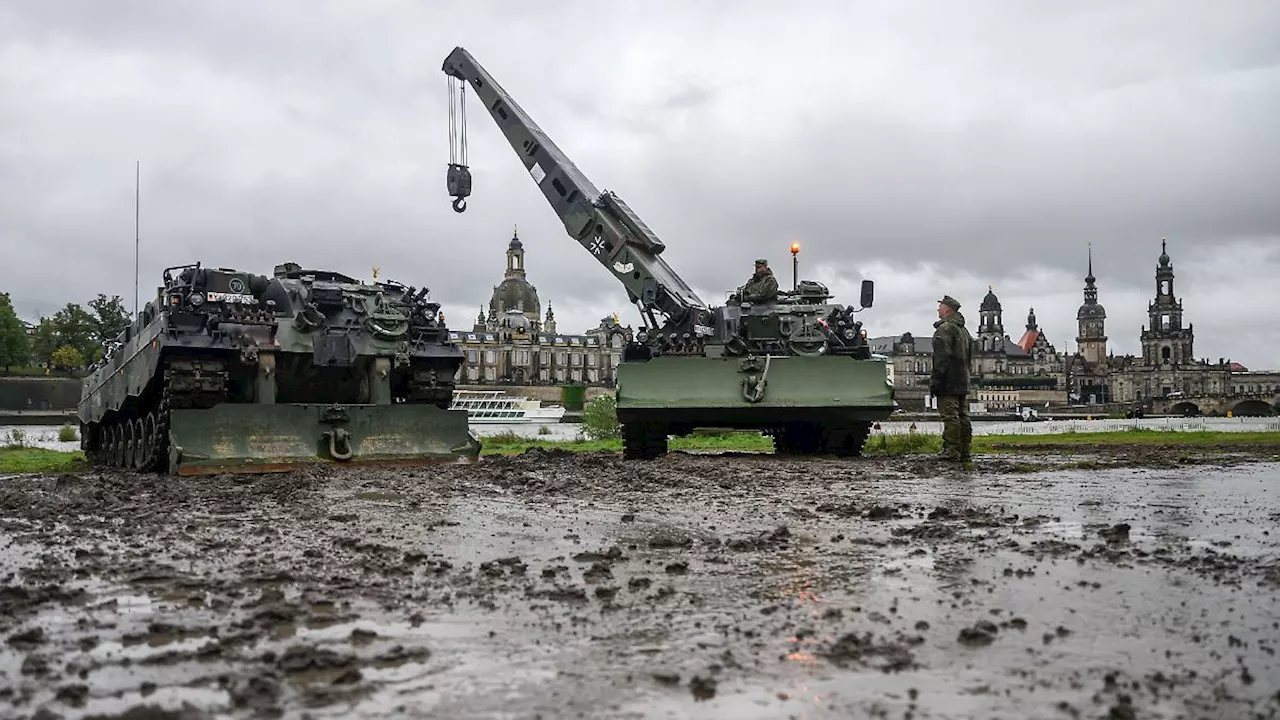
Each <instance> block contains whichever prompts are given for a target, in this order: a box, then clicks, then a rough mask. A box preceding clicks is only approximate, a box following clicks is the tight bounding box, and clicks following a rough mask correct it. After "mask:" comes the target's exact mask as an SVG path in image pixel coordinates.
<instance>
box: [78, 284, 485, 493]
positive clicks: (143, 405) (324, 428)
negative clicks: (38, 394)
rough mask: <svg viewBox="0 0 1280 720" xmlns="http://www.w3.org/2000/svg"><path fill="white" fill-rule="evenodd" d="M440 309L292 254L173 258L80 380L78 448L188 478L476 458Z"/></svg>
mask: <svg viewBox="0 0 1280 720" xmlns="http://www.w3.org/2000/svg"><path fill="white" fill-rule="evenodd" d="M172 271H178V272H176V273H175V272H172ZM438 309H439V307H438V305H437V304H436V303H433V302H429V301H427V300H426V291H425V290H423V291H416V290H414V289H413V288H406V287H405V286H403V285H400V284H398V283H377V284H369V283H363V282H360V281H357V280H355V279H354V278H351V277H348V276H345V275H341V274H339V273H334V272H330V271H321V270H305V269H302V268H301V267H300V266H297V265H295V264H292V263H286V264H283V265H280V266H277V267H276V271H275V273H274V274H273V275H272V276H271V277H267V276H260V275H253V274H250V273H244V272H241V271H238V270H234V269H230V268H216V269H210V268H201V267H200V266H199V265H187V266H178V267H176V268H169V269H167V270H166V271H165V284H164V286H163V287H160V288H157V295H156V298H155V299H154V300H152V301H150V302H148V303H147V304H146V306H145V308H144V309H143V310H142V312H140V313H139V317H138V318H135V320H134V322H133V324H132V325H130V326H129V327H127V328H125V329H124V331H123V332H122V333H121V334H120V335H119V336H118V337H117V338H116V340H115V341H114V342H113V343H111V344H109V345H108V346H107V347H104V355H103V358H102V360H100V361H99V362H98V363H95V365H94V367H93V368H92V369H91V372H90V373H89V374H88V375H87V376H86V377H85V379H84V383H83V387H82V390H81V399H80V405H79V408H78V415H79V417H80V436H81V448H82V449H83V450H84V453H85V456H86V457H87V458H88V459H89V460H90V461H92V462H93V463H94V464H96V465H100V466H104V467H113V468H120V469H126V470H136V471H143V472H171V473H176V474H179V475H192V474H213V473H242V472H273V471H284V470H290V469H293V468H295V467H297V466H300V465H307V464H318V463H331V464H352V465H364V464H382V465H386V464H395V465H410V464H422V463H432V462H437V461H441V460H446V461H449V460H452V461H458V462H467V461H472V460H475V459H477V458H478V456H479V454H480V442H479V441H478V440H477V438H476V437H475V435H474V434H472V433H471V432H470V429H469V427H468V415H467V412H466V411H465V410H451V409H449V408H450V407H451V404H452V398H453V388H454V383H455V377H456V374H457V371H458V368H459V367H460V366H461V365H462V361H463V356H462V351H461V349H459V348H458V347H457V345H456V344H455V343H453V342H451V341H450V340H449V338H448V328H447V327H446V326H445V325H444V323H443V318H440V317H439V316H438V315H437V311H438Z"/></svg>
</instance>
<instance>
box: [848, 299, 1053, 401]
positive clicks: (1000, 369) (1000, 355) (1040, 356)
mask: <svg viewBox="0 0 1280 720" xmlns="http://www.w3.org/2000/svg"><path fill="white" fill-rule="evenodd" d="M963 312H964V309H963V307H962V308H961V313H963ZM968 319H969V318H967V317H966V320H968ZM977 319H978V324H977V326H972V325H969V326H968V327H969V332H970V335H972V336H973V348H972V359H971V368H970V375H971V377H972V378H973V388H972V390H971V391H970V395H969V399H970V401H971V402H976V403H981V404H982V406H983V407H985V408H986V409H987V410H988V411H993V410H995V411H1000V410H1014V409H1016V408H1017V407H1018V406H1019V405H1026V404H1034V405H1044V404H1045V403H1056V404H1060V403H1062V402H1065V400H1066V387H1067V386H1066V358H1065V357H1064V356H1063V355H1062V354H1060V353H1059V352H1058V349H1057V348H1056V347H1054V345H1053V344H1052V343H1051V342H1049V337H1048V335H1047V334H1045V332H1044V331H1043V330H1042V329H1041V328H1040V326H1039V324H1038V323H1037V322H1036V313H1035V308H1031V309H1030V310H1029V311H1028V312H1027V322H1026V326H1025V328H1024V329H1023V332H1022V334H1021V336H1019V339H1018V340H1017V341H1014V340H1013V339H1012V338H1011V337H1009V335H1008V334H1006V332H1005V328H1004V307H1003V306H1002V305H1001V303H1000V298H999V297H997V296H996V294H995V290H994V289H993V288H991V287H990V286H988V287H987V294H986V296H985V297H983V298H982V303H981V304H980V305H979V306H978V317H977ZM930 338H932V333H930V334H928V335H925V336H922V339H921V340H919V341H917V340H916V338H915V336H913V335H912V334H911V333H909V332H908V333H904V334H902V335H901V336H897V337H892V336H890V337H879V338H872V339H871V341H870V342H871V348H872V351H873V352H876V353H880V354H883V355H887V356H889V357H890V358H891V360H892V362H893V372H894V390H895V394H896V395H897V396H898V402H899V404H900V405H902V406H903V407H907V408H916V409H918V408H923V407H925V406H926V404H927V397H928V394H929V376H930V374H931V373H932V372H933V344H932V341H931V339H930Z"/></svg>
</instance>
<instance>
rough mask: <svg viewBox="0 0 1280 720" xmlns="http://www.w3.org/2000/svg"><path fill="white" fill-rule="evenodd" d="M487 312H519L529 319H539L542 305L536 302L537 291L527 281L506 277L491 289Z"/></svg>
mask: <svg viewBox="0 0 1280 720" xmlns="http://www.w3.org/2000/svg"><path fill="white" fill-rule="evenodd" d="M489 310H490V311H491V312H494V313H498V314H502V313H505V312H506V311H508V310H520V311H522V312H523V313H525V314H526V315H528V316H530V317H539V316H541V314H542V303H541V302H540V301H539V300H538V290H537V289H536V288H534V287H533V285H531V284H530V283H529V281H528V280H525V279H524V278H522V277H508V278H505V279H504V280H503V281H502V282H501V283H499V284H498V286H497V287H495V288H494V289H493V297H492V298H490V299H489Z"/></svg>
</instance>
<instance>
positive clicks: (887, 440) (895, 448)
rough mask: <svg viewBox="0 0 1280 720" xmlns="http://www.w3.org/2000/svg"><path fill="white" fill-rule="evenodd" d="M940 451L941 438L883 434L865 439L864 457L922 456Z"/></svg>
mask: <svg viewBox="0 0 1280 720" xmlns="http://www.w3.org/2000/svg"><path fill="white" fill-rule="evenodd" d="M941 449H942V436H941V435H930V434H928V433H918V432H909V433H905V434H893V435H889V434H884V435H875V436H872V437H869V438H867V444H866V445H864V446H863V448H862V452H863V454H865V455H922V454H933V453H936V452H938V451H939V450H941Z"/></svg>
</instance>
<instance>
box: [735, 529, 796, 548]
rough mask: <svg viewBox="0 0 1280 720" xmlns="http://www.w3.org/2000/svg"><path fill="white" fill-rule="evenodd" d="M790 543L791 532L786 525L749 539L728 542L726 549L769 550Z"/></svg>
mask: <svg viewBox="0 0 1280 720" xmlns="http://www.w3.org/2000/svg"><path fill="white" fill-rule="evenodd" d="M789 542H791V530H789V529H788V528H787V526H786V525H779V526H778V527H776V528H774V529H773V530H770V531H766V532H761V533H760V534H758V535H756V536H754V537H749V538H737V539H735V540H730V541H729V542H728V543H727V544H726V547H728V548H729V549H730V550H769V549H772V548H775V547H778V546H779V545H786V544H787V543H789Z"/></svg>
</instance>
